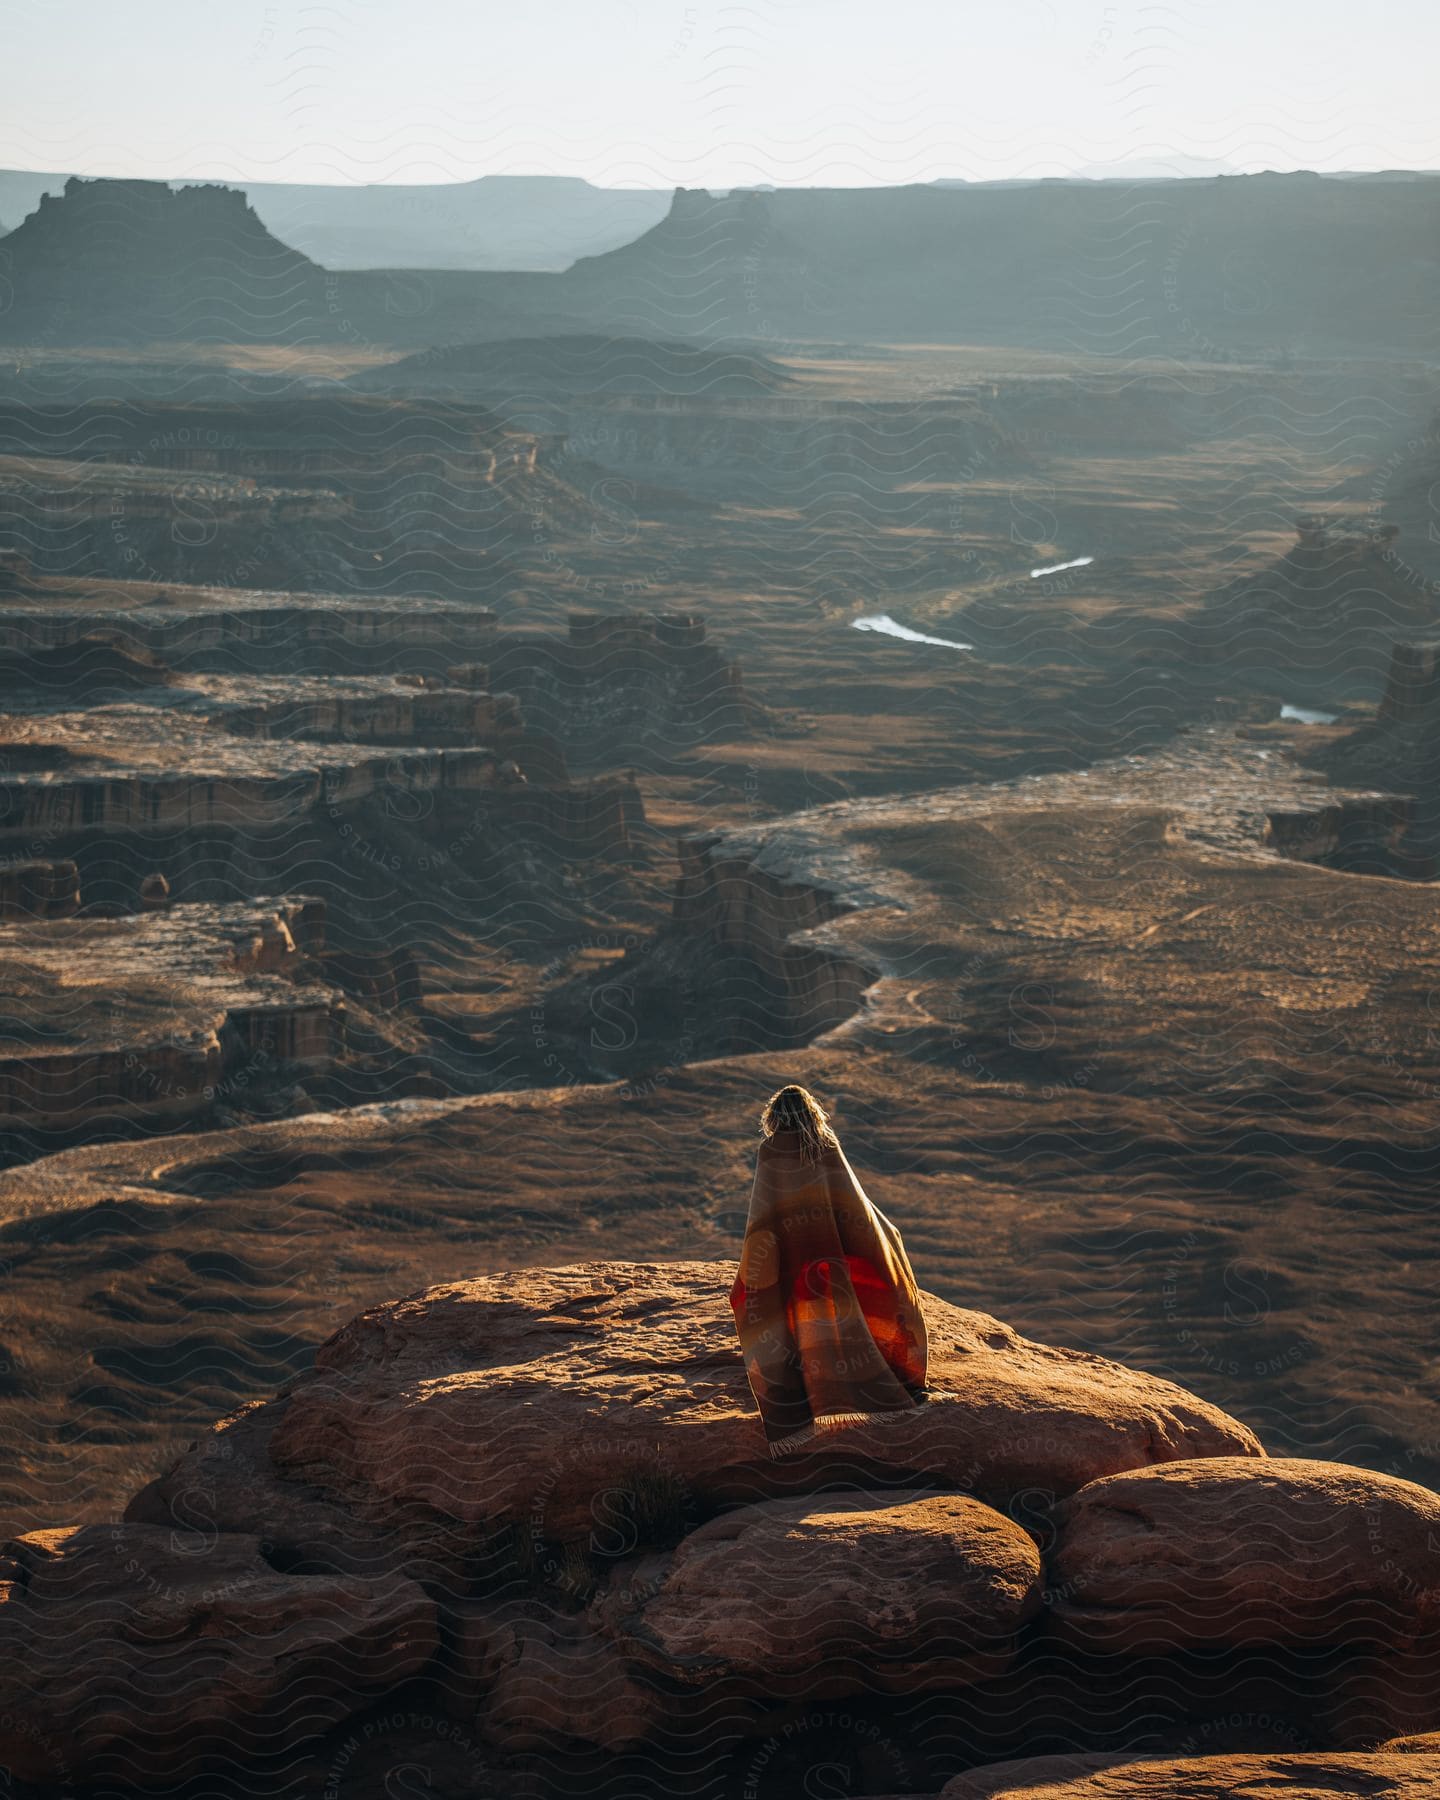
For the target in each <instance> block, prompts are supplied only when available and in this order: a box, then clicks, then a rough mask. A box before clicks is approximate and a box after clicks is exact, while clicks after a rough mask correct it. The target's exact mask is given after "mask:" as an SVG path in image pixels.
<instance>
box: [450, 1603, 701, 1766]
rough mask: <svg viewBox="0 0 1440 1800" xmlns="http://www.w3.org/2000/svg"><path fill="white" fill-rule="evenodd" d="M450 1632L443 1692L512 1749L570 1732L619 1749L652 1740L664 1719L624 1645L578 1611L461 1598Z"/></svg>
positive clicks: (534, 1746) (659, 1700)
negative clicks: (457, 1699)
mask: <svg viewBox="0 0 1440 1800" xmlns="http://www.w3.org/2000/svg"><path fill="white" fill-rule="evenodd" d="M448 1635H449V1638H450V1646H451V1648H450V1657H449V1661H450V1668H449V1672H448V1676H447V1679H446V1682H445V1686H446V1691H447V1693H448V1694H449V1695H450V1696H451V1697H452V1700H453V1698H454V1697H456V1696H457V1695H458V1696H459V1697H460V1698H461V1699H462V1700H466V1701H469V1702H470V1704H472V1705H474V1706H475V1715H474V1716H475V1718H476V1729H477V1731H478V1734H479V1736H480V1737H481V1738H482V1739H483V1740H484V1741H485V1742H486V1743H488V1744H490V1745H491V1746H493V1747H494V1748H495V1749H498V1750H501V1751H504V1752H505V1753H506V1754H507V1755H509V1754H514V1753H516V1752H524V1751H529V1750H544V1749H545V1748H547V1747H553V1746H555V1745H557V1744H561V1743H563V1742H564V1741H565V1740H566V1739H567V1738H577V1739H579V1740H581V1741H582V1742H585V1743H591V1744H599V1745H600V1746H601V1747H602V1748H604V1749H606V1750H620V1749H623V1748H625V1747H626V1746H628V1745H631V1744H635V1743H639V1742H640V1741H641V1740H642V1739H644V1738H646V1737H649V1736H650V1735H651V1733H652V1732H654V1731H655V1729H656V1728H657V1726H658V1725H659V1724H660V1722H661V1720H662V1718H663V1717H664V1715H665V1712H666V1699H665V1696H664V1695H662V1694H661V1693H659V1692H658V1691H657V1690H656V1688H654V1687H653V1686H646V1685H645V1684H644V1683H643V1682H642V1681H640V1680H637V1679H636V1674H635V1671H634V1670H633V1669H632V1668H631V1665H630V1663H629V1662H628V1661H627V1659H626V1657H625V1656H624V1654H623V1653H622V1651H621V1650H620V1649H619V1648H618V1647H617V1646H616V1645H615V1644H614V1643H612V1642H611V1641H610V1640H609V1639H608V1638H607V1637H604V1636H601V1635H600V1634H599V1633H598V1632H597V1631H596V1630H595V1628H594V1626H593V1625H592V1624H591V1623H590V1621H588V1620H587V1619H585V1618H584V1617H583V1616H581V1615H578V1614H573V1613H572V1614H566V1613H563V1612H560V1611H558V1610H556V1609H555V1608H553V1607H547V1606H544V1605H542V1604H537V1603H531V1604H528V1605H527V1604H524V1603H521V1604H510V1605H498V1606H496V1605H490V1604H487V1603H486V1602H484V1601H470V1602H461V1603H459V1605H457V1606H456V1607H455V1608H454V1609H453V1613H452V1617H451V1620H450V1631H449V1634H448ZM466 1710H467V1712H468V1710H469V1708H468V1706H467V1708H466Z"/></svg>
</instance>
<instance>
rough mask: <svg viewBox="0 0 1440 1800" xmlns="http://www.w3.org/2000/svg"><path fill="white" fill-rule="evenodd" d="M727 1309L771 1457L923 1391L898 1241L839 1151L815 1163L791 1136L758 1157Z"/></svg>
mask: <svg viewBox="0 0 1440 1800" xmlns="http://www.w3.org/2000/svg"><path fill="white" fill-rule="evenodd" d="M730 1304H731V1306H732V1307H733V1308H734V1311H735V1324H736V1328H737V1329H738V1331H739V1333H740V1345H741V1348H742V1349H743V1351H744V1353H745V1368H746V1372H747V1374H748V1375H749V1377H750V1388H751V1391H752V1392H753V1394H754V1395H755V1400H756V1403H757V1405H758V1406H759V1408H760V1417H761V1421H762V1423H763V1424H764V1427H765V1435H766V1437H767V1438H768V1439H769V1440H770V1447H771V1451H772V1454H776V1455H778V1454H782V1453H783V1452H785V1451H788V1450H792V1449H798V1448H800V1447H801V1446H803V1445H804V1444H806V1443H808V1442H809V1441H810V1440H811V1439H812V1438H813V1437H814V1436H815V1434H816V1433H817V1432H821V1431H826V1430H830V1429H833V1428H834V1427H836V1426H840V1425H849V1424H854V1423H857V1422H860V1421H863V1420H866V1419H869V1418H871V1417H872V1416H873V1415H875V1414H877V1413H894V1412H901V1411H908V1410H909V1409H910V1408H911V1407H913V1406H914V1405H915V1399H916V1396H917V1395H918V1394H919V1392H920V1390H921V1389H922V1388H923V1387H924V1385H925V1364H926V1341H925V1319H924V1316H923V1314H922V1313H921V1310H920V1295H919V1290H918V1289H917V1288H916V1285H915V1277H914V1274H913V1273H912V1272H911V1268H910V1260H909V1258H908V1257H907V1256H906V1254H905V1246H904V1245H903V1244H902V1243H901V1241H900V1233H899V1232H898V1231H896V1229H895V1227H894V1226H893V1225H892V1224H891V1223H890V1221H889V1220H888V1219H887V1218H886V1217H885V1215H884V1214H883V1213H882V1212H881V1211H880V1210H879V1209H878V1208H877V1207H875V1206H872V1205H871V1203H870V1201H869V1199H868V1198H867V1197H866V1194H865V1190H864V1189H863V1188H862V1187H861V1185H860V1183H859V1181H858V1180H857V1179H856V1176H855V1171H854V1170H853V1169H852V1168H851V1167H850V1164H849V1162H848V1161H847V1160H846V1157H845V1152H844V1151H843V1150H842V1149H841V1148H840V1147H839V1145H838V1144H835V1145H831V1146H829V1147H827V1148H826V1149H825V1150H824V1151H823V1152H822V1154H821V1156H820V1159H819V1161H818V1162H808V1161H806V1160H805V1159H804V1158H803V1157H802V1156H801V1154H800V1137H799V1133H798V1132H794V1131H777V1132H776V1133H775V1135H774V1136H773V1137H771V1138H767V1139H766V1140H765V1141H764V1142H763V1143H762V1144H761V1146H760V1151H759V1155H758V1157H757V1159H756V1164H755V1188H754V1192H753V1193H752V1195H751V1199H750V1217H749V1220H748V1222H747V1224H746V1227H745V1247H744V1249H743V1251H742V1253H741V1257H740V1273H739V1275H738V1276H737V1278H736V1281H735V1286H734V1288H733V1289H732V1290H731V1294H730Z"/></svg>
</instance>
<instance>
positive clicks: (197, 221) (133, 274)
mask: <svg viewBox="0 0 1440 1800" xmlns="http://www.w3.org/2000/svg"><path fill="white" fill-rule="evenodd" d="M4 257H5V265H6V276H7V280H8V282H9V284H10V287H11V290H12V295H13V298H12V301H11V304H10V305H9V306H8V307H7V308H6V309H5V312H4V314H3V315H0V335H3V336H4V337H5V338H7V339H9V340H10V341H12V342H14V341H17V340H20V341H24V340H27V339H28V340H31V341H35V342H64V341H67V340H69V341H75V340H77V339H80V340H86V341H90V342H93V343H101V344H106V343H116V342H120V343H125V342H132V341H145V340H149V339H153V338H156V337H162V338H173V339H176V340H178V341H186V340H189V341H197V340H207V339H208V340H211V341H215V340H219V341H229V342H249V341H256V340H258V341H262V342H263V341H276V340H279V341H284V340H285V339H287V338H291V337H294V336H295V335H296V334H297V333H298V332H301V331H304V330H305V329H306V327H307V325H308V326H309V328H310V330H312V331H313V329H314V326H315V324H316V323H317V322H318V321H320V320H322V319H323V318H324V317H325V313H326V307H327V294H326V283H325V273H324V271H323V270H322V269H321V268H320V267H319V266H318V265H317V264H315V263H313V262H311V261H310V259H309V258H308V257H305V256H302V255H301V254H300V253H299V251H297V250H292V249H291V248H290V247H289V245H287V244H283V243H281V241H280V240H279V239H278V238H277V237H275V236H273V235H272V234H271V233H270V232H269V231H267V230H266V229H265V227H264V226H263V225H262V224H261V223H260V221H259V219H258V218H257V217H256V216H255V212H254V209H253V208H252V207H251V206H250V204H249V203H248V201H247V200H246V198H245V195H244V193H243V192H241V191H240V190H239V189H238V188H231V187H226V186H224V185H223V184H220V183H206V184H203V185H198V186H194V187H183V188H171V187H169V186H168V185H167V184H166V183H165V182H163V181H130V180H109V179H93V180H92V179H86V178H83V177H81V176H78V175H72V176H71V178H70V179H69V180H68V181H67V182H66V183H65V188H64V192H63V193H62V194H59V195H55V194H45V195H42V196H41V199H40V204H39V205H38V207H37V208H36V209H35V211H34V212H33V213H31V214H30V215H29V217H28V218H26V219H24V220H22V221H21V223H20V224H19V225H17V226H16V227H15V229H14V230H13V231H11V232H10V233H9V234H8V235H7V236H6V238H5V251H4ZM333 331H334V327H333V326H332V335H333Z"/></svg>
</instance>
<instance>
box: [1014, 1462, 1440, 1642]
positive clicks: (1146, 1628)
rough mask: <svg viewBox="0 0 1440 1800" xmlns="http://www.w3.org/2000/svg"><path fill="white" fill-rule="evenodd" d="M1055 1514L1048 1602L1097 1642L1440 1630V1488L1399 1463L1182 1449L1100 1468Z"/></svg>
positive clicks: (1069, 1631)
mask: <svg viewBox="0 0 1440 1800" xmlns="http://www.w3.org/2000/svg"><path fill="white" fill-rule="evenodd" d="M1055 1522H1056V1524H1057V1526H1058V1531H1059V1535H1058V1538H1057V1540H1056V1543H1055V1547H1054V1549H1053V1551H1052V1552H1051V1555H1050V1558H1049V1579H1050V1583H1051V1603H1052V1615H1051V1616H1052V1619H1053V1622H1054V1624H1055V1626H1056V1627H1057V1628H1058V1629H1060V1630H1062V1631H1064V1632H1065V1634H1066V1635H1067V1636H1068V1637H1070V1638H1072V1639H1074V1640H1075V1641H1076V1642H1078V1643H1083V1644H1085V1645H1086V1646H1088V1647H1091V1648H1096V1649H1104V1650H1124V1651H1129V1652H1154V1651H1165V1650H1174V1649H1182V1648H1190V1647H1194V1646H1197V1645H1209V1644H1226V1645H1247V1644H1305V1643H1311V1644H1326V1643H1332V1644H1334V1643H1352V1642H1354V1641H1356V1640H1357V1639H1364V1640H1366V1641H1373V1642H1377V1643H1379V1644H1381V1645H1384V1646H1386V1647H1393V1648H1401V1649H1403V1648H1408V1647H1410V1646H1412V1645H1414V1644H1416V1643H1417V1642H1419V1641H1422V1640H1424V1639H1426V1638H1432V1639H1433V1638H1434V1637H1435V1636H1436V1634H1437V1633H1440V1495H1436V1494H1433V1493H1431V1491H1430V1490H1429V1489H1428V1488H1422V1487H1418V1486H1417V1485H1416V1484H1415V1483H1414V1482H1411V1481H1401V1480H1399V1479H1397V1478H1396V1477H1395V1476H1392V1475H1381V1474H1377V1473H1375V1472H1374V1471H1373V1470H1370V1469H1354V1468H1349V1467H1347V1466H1345V1465H1344V1464H1341V1463H1325V1462H1311V1461H1305V1460H1300V1459H1292V1458H1283V1459H1282V1458H1278V1457H1271V1458H1268V1459H1267V1460H1266V1461H1265V1462H1264V1463H1263V1464H1260V1465H1258V1466H1257V1465H1255V1464H1253V1463H1252V1462H1250V1461H1248V1460H1246V1461H1239V1460H1236V1459H1233V1458H1230V1457H1216V1458H1209V1459H1205V1460H1203V1461H1194V1462H1172V1463H1169V1464H1167V1465H1165V1466H1164V1467H1163V1468H1159V1467H1157V1468H1152V1469H1137V1470H1134V1471H1132V1472H1130V1473H1128V1474H1123V1475H1112V1476H1109V1477H1107V1478H1105V1479H1104V1480H1101V1481H1096V1482H1092V1483H1091V1484H1090V1485H1089V1486H1088V1487H1085V1488H1082V1489H1081V1490H1080V1492H1079V1493H1076V1494H1072V1495H1071V1496H1070V1497H1069V1499H1067V1500H1064V1501H1062V1502H1061V1504H1060V1505H1059V1507H1058V1508H1057V1509H1056V1513H1055Z"/></svg>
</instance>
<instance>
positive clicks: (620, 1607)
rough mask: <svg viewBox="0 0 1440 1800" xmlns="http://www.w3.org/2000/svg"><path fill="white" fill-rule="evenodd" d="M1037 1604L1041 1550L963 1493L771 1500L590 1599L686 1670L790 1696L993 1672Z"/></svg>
mask: <svg viewBox="0 0 1440 1800" xmlns="http://www.w3.org/2000/svg"><path fill="white" fill-rule="evenodd" d="M1039 1606H1040V1557H1039V1553H1038V1551H1037V1550H1036V1548H1035V1545H1034V1542H1033V1541H1032V1539H1031V1538H1030V1537H1029V1536H1028V1534H1027V1533H1026V1532H1024V1531H1022V1530H1021V1529H1020V1527H1019V1526H1018V1525H1016V1524H1015V1523H1014V1522H1013V1521H1012V1520H1010V1519H1008V1518H1006V1517H1005V1516H1004V1515H1003V1514H1002V1513H998V1512H995V1511H992V1509H991V1508H990V1507H988V1506H985V1505H983V1504H982V1503H981V1502H980V1501H978V1500H974V1499H971V1498H969V1497H968V1496H966V1495H961V1494H933V1493H913V1492H902V1493H898V1494H892V1495H889V1496H881V1495H874V1494H869V1495H838V1494H837V1495H821V1496H815V1497H801V1498H792V1499H785V1500H766V1501H761V1502H760V1503H758V1504H756V1505H753V1506H745V1507H740V1508H738V1509H737V1510H736V1511H734V1512H730V1513H726V1514H723V1515H722V1516H721V1517H720V1518H718V1519H713V1520H711V1521H710V1523H709V1524H707V1525H702V1526H701V1527H700V1529H699V1530H698V1531H693V1532H691V1533H690V1535H689V1536H688V1537H687V1538H685V1539H684V1540H683V1541H682V1542H681V1543H680V1545H679V1546H678V1548H677V1549H676V1550H675V1551H674V1552H673V1554H671V1555H670V1556H668V1557H665V1558H646V1559H643V1563H642V1566H641V1567H640V1568H639V1569H638V1570H636V1571H634V1572H631V1571H626V1570H624V1569H619V1570H617V1571H616V1572H615V1577H614V1585H613V1587H612V1590H611V1592H609V1593H608V1594H606V1595H604V1596H603V1597H602V1599H601V1600H600V1601H599V1603H598V1604H597V1606H596V1608H595V1612H596V1615H597V1617H598V1618H599V1619H600V1620H601V1622H602V1623H603V1624H604V1625H605V1626H606V1628H607V1629H609V1630H610V1631H612V1632H613V1633H614V1634H615V1635H616V1636H617V1637H618V1638H619V1639H620V1640H621V1641H622V1642H624V1643H626V1644H627V1645H628V1646H629V1647H630V1648H632V1649H633V1650H634V1651H635V1652H636V1653H637V1654H638V1655H640V1656H642V1657H645V1658H647V1659H648V1660H650V1661H651V1662H652V1663H654V1664H655V1665H656V1666H658V1667H659V1668H660V1669H661V1670H663V1671H664V1672H665V1673H666V1674H668V1675H671V1676H673V1677H675V1678H677V1679H679V1680H681V1681H689V1682H697V1683H700V1682H711V1681H714V1680H716V1679H717V1678H726V1677H735V1678H738V1679H739V1680H741V1681H745V1682H749V1683H752V1684H754V1685H755V1687H756V1688H758V1689H759V1690H760V1691H762V1692H764V1693H766V1694H768V1695H770V1696H772V1697H777V1698H780V1697H783V1698H804V1699H807V1700H814V1699H821V1698H831V1697H836V1696H839V1695H844V1694H852V1693H860V1692H863V1691H866V1690H867V1689H869V1690H876V1689H880V1690H884V1689H889V1690H891V1691H901V1692H907V1693H908V1692H914V1691H916V1690H917V1689H920V1688H925V1687H954V1686H962V1685H964V1684H966V1683H967V1682H971V1681H975V1680H980V1679H983V1678H985V1677H987V1676H990V1675H994V1674H997V1673H999V1671H1000V1670H1001V1669H1003V1668H1004V1667H1005V1665H1006V1664H1007V1663H1008V1661H1009V1660H1010V1656H1011V1653H1012V1650H1013V1646H1014V1640H1015V1636H1016V1633H1017V1632H1018V1631H1019V1629H1020V1627H1021V1626H1022V1625H1023V1624H1024V1623H1025V1621H1026V1620H1027V1619H1028V1618H1030V1617H1032V1616H1033V1615H1034V1614H1035V1613H1036V1612H1037V1611H1038V1610H1039Z"/></svg>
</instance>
